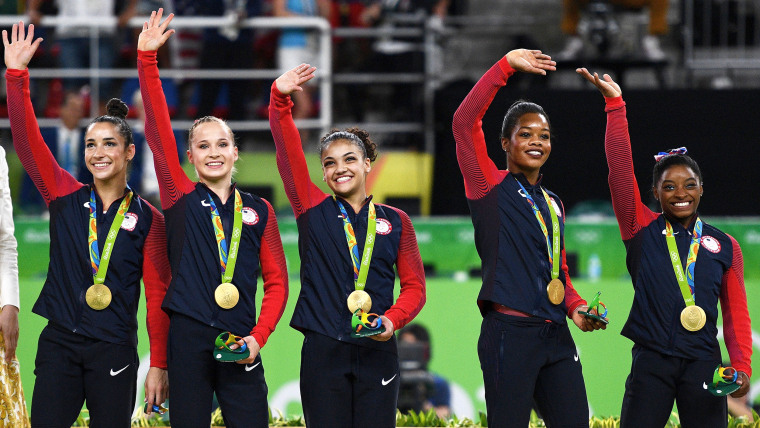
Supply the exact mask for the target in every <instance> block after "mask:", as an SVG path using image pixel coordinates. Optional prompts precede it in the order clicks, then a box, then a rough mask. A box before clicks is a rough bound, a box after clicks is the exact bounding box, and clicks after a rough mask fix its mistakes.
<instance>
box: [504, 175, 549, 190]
mask: <svg viewBox="0 0 760 428" xmlns="http://www.w3.org/2000/svg"><path fill="white" fill-rule="evenodd" d="M510 174H512V175H513V176H514V177H515V179H516V180H517V181H519V182H520V183H522V185H523V186H525V189H526V190H528V191H531V192H532V191H533V189H534V188H540V187H541V181H542V180H543V179H544V175H543V174H539V175H538V180H536V184H530V182H529V181H528V179H527V178H525V174H523V173H522V172H512V173H510Z"/></svg>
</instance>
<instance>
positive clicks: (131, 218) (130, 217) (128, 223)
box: [121, 213, 138, 232]
mask: <svg viewBox="0 0 760 428" xmlns="http://www.w3.org/2000/svg"><path fill="white" fill-rule="evenodd" d="M137 218H138V217H137V214H135V213H126V214H124V221H122V222H121V228H122V229H124V230H128V231H130V232H131V231H133V230H135V227H136V226H137Z"/></svg>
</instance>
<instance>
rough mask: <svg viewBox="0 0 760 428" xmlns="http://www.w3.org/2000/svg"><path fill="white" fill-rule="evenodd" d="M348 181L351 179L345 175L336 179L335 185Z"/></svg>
mask: <svg viewBox="0 0 760 428" xmlns="http://www.w3.org/2000/svg"><path fill="white" fill-rule="evenodd" d="M349 180H351V177H349V176H347V175H344V176H343V177H338V179H337V180H335V182H337V183H345V182H347V181H349Z"/></svg>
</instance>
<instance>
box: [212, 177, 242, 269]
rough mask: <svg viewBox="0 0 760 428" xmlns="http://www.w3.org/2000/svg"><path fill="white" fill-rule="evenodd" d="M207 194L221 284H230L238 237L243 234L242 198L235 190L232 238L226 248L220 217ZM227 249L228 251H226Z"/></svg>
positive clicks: (235, 259)
mask: <svg viewBox="0 0 760 428" xmlns="http://www.w3.org/2000/svg"><path fill="white" fill-rule="evenodd" d="M207 194H208V200H209V205H210V209H211V224H212V225H213V226H214V235H215V236H216V245H217V247H218V248H219V264H220V265H221V267H222V283H227V282H230V283H231V282H232V275H233V274H234V273H235V263H236V262H237V256H238V250H239V249H240V236H241V235H242V234H243V198H242V197H240V192H238V190H237V189H235V214H234V217H233V220H232V236H231V237H230V244H229V246H228V245H227V239H226V238H225V237H224V228H223V227H222V217H220V216H219V210H217V209H216V203H215V202H214V198H212V197H211V194H209V193H207ZM228 249H229V251H227V250H228Z"/></svg>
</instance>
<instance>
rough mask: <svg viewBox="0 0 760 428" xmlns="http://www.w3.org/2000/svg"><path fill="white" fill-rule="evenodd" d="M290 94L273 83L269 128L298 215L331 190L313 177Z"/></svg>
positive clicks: (282, 173)
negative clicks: (319, 185) (294, 116)
mask: <svg viewBox="0 0 760 428" xmlns="http://www.w3.org/2000/svg"><path fill="white" fill-rule="evenodd" d="M292 107H293V101H291V100H290V95H283V94H281V93H280V91H278V90H277V86H276V85H275V84H274V83H272V92H271V94H270V96H269V128H270V129H271V130H272V137H273V138H274V144H275V147H276V148H277V169H278V170H279V171H280V177H281V178H282V184H283V185H285V193H287V195H288V200H289V201H290V206H291V207H292V208H293V213H294V214H295V215H296V217H298V216H300V215H301V214H303V213H305V212H306V211H308V210H309V208H311V207H313V206H315V205H317V204H319V203H320V202H322V201H323V200H324V199H325V198H327V197H329V195H328V194H326V193H325V192H323V191H322V190H321V189H320V188H319V187H317V186H316V185H315V184H314V183H313V182H312V181H311V177H309V168H308V166H307V165H306V157H305V156H304V153H303V147H302V146H301V136H300V134H299V133H298V128H296V124H295V122H293V114H292V112H291V109H292Z"/></svg>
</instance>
